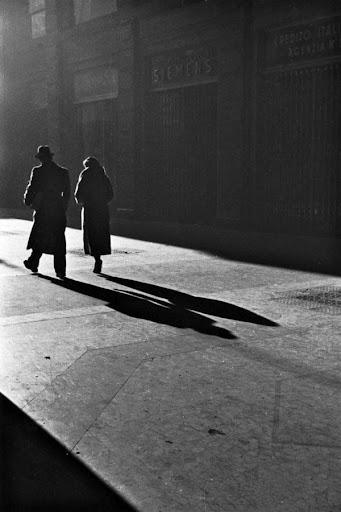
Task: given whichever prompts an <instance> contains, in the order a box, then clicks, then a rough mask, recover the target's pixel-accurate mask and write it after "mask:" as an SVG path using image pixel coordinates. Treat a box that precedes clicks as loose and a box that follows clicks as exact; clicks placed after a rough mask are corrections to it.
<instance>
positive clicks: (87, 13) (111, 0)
mask: <svg viewBox="0 0 341 512" xmlns="http://www.w3.org/2000/svg"><path fill="white" fill-rule="evenodd" d="M73 5H74V12H75V22H76V24H79V23H83V22H85V21H89V20H91V19H92V18H98V17H100V16H105V15H106V14H110V13H112V12H115V11H117V0H74V4H73Z"/></svg>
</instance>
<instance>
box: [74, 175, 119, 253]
mask: <svg viewBox="0 0 341 512" xmlns="http://www.w3.org/2000/svg"><path fill="white" fill-rule="evenodd" d="M112 198H113V189H112V185H111V182H110V180H109V178H108V176H107V175H106V173H105V172H104V170H103V168H102V167H94V168H89V167H87V168H86V169H84V171H82V172H81V173H80V175H79V179H78V183H77V186H76V190H75V199H76V201H77V203H78V204H81V205H82V228H83V242H84V252H85V254H91V255H92V256H96V255H102V254H110V253H111V244H110V219H109V206H108V204H109V202H110V201H111V200H112Z"/></svg>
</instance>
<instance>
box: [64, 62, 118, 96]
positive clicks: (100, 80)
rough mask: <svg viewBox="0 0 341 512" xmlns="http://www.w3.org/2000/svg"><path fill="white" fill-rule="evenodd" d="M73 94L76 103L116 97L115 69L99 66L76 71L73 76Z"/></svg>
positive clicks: (116, 80)
mask: <svg viewBox="0 0 341 512" xmlns="http://www.w3.org/2000/svg"><path fill="white" fill-rule="evenodd" d="M74 94H75V102H76V103H84V102H89V101H100V100H107V99H111V98H117V96H118V72H117V69H114V68H112V67H99V68H92V69H85V70H82V71H79V72H77V73H76V74H75V77H74Z"/></svg>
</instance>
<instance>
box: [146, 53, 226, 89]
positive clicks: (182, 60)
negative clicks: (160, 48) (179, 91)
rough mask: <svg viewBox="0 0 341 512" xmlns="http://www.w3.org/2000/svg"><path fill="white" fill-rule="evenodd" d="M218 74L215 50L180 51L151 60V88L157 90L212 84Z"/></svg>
mask: <svg viewBox="0 0 341 512" xmlns="http://www.w3.org/2000/svg"><path fill="white" fill-rule="evenodd" d="M217 74H218V65H217V52H216V49H215V48H199V49H187V50H179V51H176V52H173V53H171V54H166V55H158V56H155V57H152V58H151V67H150V87H151V89H153V90H157V89H166V88H171V87H181V86H185V85H193V84H198V83H203V82H211V81H215V80H216V79H217Z"/></svg>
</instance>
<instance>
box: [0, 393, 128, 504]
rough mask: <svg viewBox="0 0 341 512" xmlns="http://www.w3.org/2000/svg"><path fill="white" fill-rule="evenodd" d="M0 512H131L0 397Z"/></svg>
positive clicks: (82, 466) (51, 439) (101, 483)
mask: <svg viewBox="0 0 341 512" xmlns="http://www.w3.org/2000/svg"><path fill="white" fill-rule="evenodd" d="M0 448H1V469H0V477H1V482H0V510H1V511H2V512H76V511H85V512H88V511H89V512H90V511H91V512H94V511H96V512H97V511H98V512H99V511H101V512H102V511H104V512H106V511H108V512H109V511H110V512H137V510H136V509H135V508H134V507H133V506H132V505H130V504H128V503H127V502H126V501H125V500H124V499H123V498H122V497H121V496H119V495H118V494H117V493H116V492H114V491H113V490H112V489H111V488H110V487H108V486H107V485H106V484H105V483H104V482H103V481H101V480H100V479H99V478H98V477H97V476H96V475H95V474H94V473H93V472H91V471H90V470H89V469H88V468H87V467H86V466H85V465H84V464H82V463H81V462H80V461H79V459H77V458H76V457H75V456H74V455H73V454H72V453H71V452H69V451H68V450H67V449H66V448H65V447H63V446H62V445H61V444H59V443H58V442H57V441H56V440H55V439H54V438H52V437H51V436H50V435H49V434H48V433H47V432H46V431H45V430H43V429H42V428H41V427H40V426H39V425H37V424H36V423H35V422H34V421H33V420H32V419H31V418H29V417H28V416H27V415H26V414H24V413H23V412H22V411H21V410H20V409H19V408H18V407H17V406H15V405H14V404H13V403H12V402H11V401H10V400H8V399H7V398H6V397H4V396H3V395H2V394H0Z"/></svg>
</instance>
